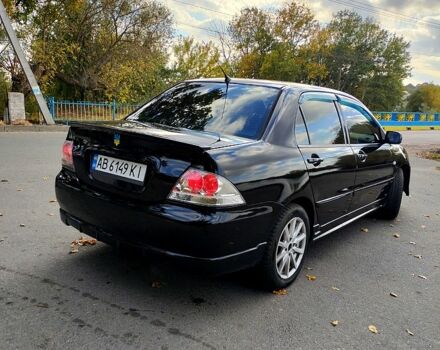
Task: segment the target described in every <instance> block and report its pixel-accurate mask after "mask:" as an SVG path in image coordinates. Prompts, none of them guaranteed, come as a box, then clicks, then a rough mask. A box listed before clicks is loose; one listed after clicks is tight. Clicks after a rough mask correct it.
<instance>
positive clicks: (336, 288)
mask: <svg viewBox="0 0 440 350" xmlns="http://www.w3.org/2000/svg"><path fill="white" fill-rule="evenodd" d="M332 289H333V290H340V289H339V288H338V287H335V286H332Z"/></svg>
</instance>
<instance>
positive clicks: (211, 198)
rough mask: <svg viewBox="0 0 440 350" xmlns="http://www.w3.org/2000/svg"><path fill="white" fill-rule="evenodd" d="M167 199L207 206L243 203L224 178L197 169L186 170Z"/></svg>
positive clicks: (233, 187) (241, 198) (239, 195)
mask: <svg viewBox="0 0 440 350" xmlns="http://www.w3.org/2000/svg"><path fill="white" fill-rule="evenodd" d="M168 198H169V199H173V200H177V201H180V202H187V203H194V204H199V205H207V206H231V205H240V204H244V203H245V201H244V199H243V197H242V196H241V194H240V192H238V190H237V189H236V188H235V186H234V185H233V184H232V183H231V182H229V181H228V180H227V179H225V178H224V177H222V176H220V175H217V174H214V173H209V172H206V171H202V170H198V169H189V170H187V171H186V172H185V173H184V174H183V175H182V176H181V177H180V179H179V180H178V181H177V183H176V185H175V186H174V188H173V190H172V191H171V193H170V195H169V196H168Z"/></svg>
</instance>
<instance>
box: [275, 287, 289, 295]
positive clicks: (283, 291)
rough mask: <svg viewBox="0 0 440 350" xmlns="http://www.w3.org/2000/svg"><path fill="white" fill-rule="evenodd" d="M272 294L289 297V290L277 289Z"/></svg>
mask: <svg viewBox="0 0 440 350" xmlns="http://www.w3.org/2000/svg"><path fill="white" fill-rule="evenodd" d="M272 293H273V294H275V295H287V289H284V288H283V289H277V290H274V291H272Z"/></svg>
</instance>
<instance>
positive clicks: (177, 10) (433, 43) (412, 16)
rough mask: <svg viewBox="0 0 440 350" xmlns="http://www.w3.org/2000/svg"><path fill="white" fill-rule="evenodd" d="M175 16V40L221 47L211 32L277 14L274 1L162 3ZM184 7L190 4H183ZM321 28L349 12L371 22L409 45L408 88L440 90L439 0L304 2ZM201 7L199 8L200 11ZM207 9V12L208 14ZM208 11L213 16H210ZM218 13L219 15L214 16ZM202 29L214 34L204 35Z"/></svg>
mask: <svg viewBox="0 0 440 350" xmlns="http://www.w3.org/2000/svg"><path fill="white" fill-rule="evenodd" d="M162 2H163V3H164V4H166V5H167V6H168V8H169V9H170V10H171V12H172V13H173V16H174V21H175V23H176V34H178V35H179V34H181V35H184V36H193V37H194V38H196V39H197V40H200V41H209V40H211V41H214V42H218V38H217V35H216V34H215V33H214V32H213V31H212V30H217V29H222V28H225V27H226V25H227V23H228V21H229V20H230V19H231V18H232V15H234V14H237V13H239V11H240V9H241V8H243V7H246V6H257V7H260V8H278V7H280V6H281V5H282V4H283V3H284V2H285V1H276V0H266V1H265V0H222V1H213V0H163V1H162ZM185 3H186V4H185ZM303 3H304V4H306V5H307V6H308V7H310V8H311V9H312V10H313V12H314V14H315V16H316V18H317V19H318V20H319V21H320V22H321V23H327V22H328V21H329V20H330V18H331V15H332V13H334V12H337V11H339V10H342V9H345V8H348V9H353V10H355V11H357V12H358V13H359V14H361V15H362V16H364V17H367V16H368V17H373V18H374V19H375V20H376V21H377V22H379V23H380V24H381V26H383V27H384V28H386V29H388V30H390V31H392V32H395V33H397V34H398V35H401V36H403V37H404V38H405V39H406V40H408V41H410V42H411V47H410V52H411V56H412V59H411V64H412V66H413V70H412V76H411V77H410V78H408V79H406V81H405V83H413V84H418V83H422V82H434V83H437V84H440V0H304V1H303ZM197 6H199V7H197ZM204 8H206V9H204ZM207 9H209V10H207ZM215 11H216V12H215ZM198 27H200V28H205V29H210V30H211V31H209V30H201V29H199V28H198Z"/></svg>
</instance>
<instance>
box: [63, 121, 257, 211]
mask: <svg viewBox="0 0 440 350" xmlns="http://www.w3.org/2000/svg"><path fill="white" fill-rule="evenodd" d="M68 139H70V140H72V141H73V143H74V148H73V162H74V166H75V171H76V173H77V176H78V178H79V181H80V182H81V183H82V185H85V186H87V187H89V188H91V189H95V190H99V191H105V192H110V193H114V194H118V195H120V196H122V197H124V198H131V199H134V200H142V201H145V202H160V201H163V200H164V199H166V198H167V196H168V194H169V193H170V191H171V189H172V187H173V186H174V184H175V183H176V181H177V179H178V178H179V177H180V176H181V175H182V174H183V172H184V171H185V170H186V169H187V168H188V167H190V166H195V167H201V168H203V169H205V170H207V171H213V172H215V171H216V168H217V165H216V163H215V162H214V160H213V159H212V158H211V157H210V156H209V155H208V153H206V151H207V150H210V149H215V148H220V147H229V146H233V145H238V144H243V143H251V142H254V141H253V140H249V139H246V138H241V137H229V136H228V137H225V136H220V135H218V134H216V133H211V132H202V131H194V130H187V129H179V128H173V127H167V126H161V125H153V124H147V123H140V122H137V121H126V120H122V121H114V122H99V123H72V124H71V128H70V130H69V135H68ZM98 156H103V157H107V158H108V159H116V160H123V161H126V162H133V163H136V164H142V165H146V171H145V177H144V178H143V179H142V181H141V182H133V181H130V180H127V178H123V177H121V176H115V175H111V174H110V175H109V174H105V173H102V172H101V171H96V170H94V169H93V168H94V167H95V166H96V159H97V157H98ZM94 161H95V164H94Z"/></svg>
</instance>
